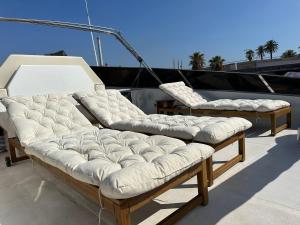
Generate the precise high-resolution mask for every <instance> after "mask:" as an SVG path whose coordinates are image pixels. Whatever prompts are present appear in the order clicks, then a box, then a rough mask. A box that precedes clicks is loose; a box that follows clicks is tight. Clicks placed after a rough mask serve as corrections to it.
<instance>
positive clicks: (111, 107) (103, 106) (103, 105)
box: [75, 90, 252, 144]
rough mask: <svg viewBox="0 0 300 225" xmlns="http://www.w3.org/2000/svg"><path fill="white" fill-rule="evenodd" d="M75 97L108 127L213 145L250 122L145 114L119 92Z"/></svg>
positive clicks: (111, 91) (239, 130) (82, 93)
mask: <svg viewBox="0 0 300 225" xmlns="http://www.w3.org/2000/svg"><path fill="white" fill-rule="evenodd" d="M75 98H78V99H80V101H81V103H82V104H83V105H84V106H85V107H86V108H87V109H89V110H90V112H91V113H92V114H93V115H94V116H95V117H96V118H97V119H98V120H99V121H100V123H102V124H104V125H105V126H107V127H110V128H113V129H118V130H130V131H135V132H142V133H148V134H162V135H167V136H171V137H176V138H181V139H187V140H195V141H199V142H204V143H209V144H216V143H220V142H221V141H223V140H225V139H227V138H229V137H231V136H232V135H234V134H236V133H238V132H241V131H244V130H246V129H248V128H249V127H251V126H252V124H251V123H250V122H249V121H248V120H245V119H243V118H237V117H233V118H224V117H207V116H205V117H204V116H203V117H197V116H182V115H176V116H168V115H161V114H152V115H145V114H144V113H143V112H141V111H140V109H138V107H137V106H135V105H134V104H132V103H131V102H130V101H129V100H127V99H126V98H125V97H124V96H122V95H121V93H120V92H119V91H116V90H101V91H97V92H95V91H92V92H80V93H75Z"/></svg>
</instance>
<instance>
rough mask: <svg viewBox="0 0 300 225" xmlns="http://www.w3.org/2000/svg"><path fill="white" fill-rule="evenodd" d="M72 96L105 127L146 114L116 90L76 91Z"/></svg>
mask: <svg viewBox="0 0 300 225" xmlns="http://www.w3.org/2000/svg"><path fill="white" fill-rule="evenodd" d="M74 97H75V98H76V99H79V100H80V103H82V104H83V105H84V106H85V107H86V108H87V109H88V110H89V111H90V112H91V113H92V114H93V115H94V116H95V117H96V118H97V120H99V122H100V123H101V124H102V125H104V126H106V127H110V126H111V124H113V123H115V122H119V121H122V120H128V119H135V118H140V117H145V116H146V114H145V113H144V112H143V111H142V110H140V109H139V108H138V107H137V106H135V105H134V104H132V103H131V102H130V101H129V100H128V99H127V98H126V97H124V96H123V95H122V94H121V93H120V92H119V91H117V90H97V91H89V92H76V93H75V94H74Z"/></svg>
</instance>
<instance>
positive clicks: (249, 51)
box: [245, 49, 254, 62]
mask: <svg viewBox="0 0 300 225" xmlns="http://www.w3.org/2000/svg"><path fill="white" fill-rule="evenodd" d="M245 56H246V58H247V59H248V60H249V61H250V62H251V61H252V59H253V58H254V51H253V50H252V49H247V50H246V52H245Z"/></svg>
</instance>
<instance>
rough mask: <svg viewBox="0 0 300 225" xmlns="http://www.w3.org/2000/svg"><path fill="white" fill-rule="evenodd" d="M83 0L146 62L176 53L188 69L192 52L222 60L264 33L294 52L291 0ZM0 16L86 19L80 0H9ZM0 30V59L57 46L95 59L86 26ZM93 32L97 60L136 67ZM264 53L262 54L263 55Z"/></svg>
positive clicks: (237, 55) (238, 54)
mask: <svg viewBox="0 0 300 225" xmlns="http://www.w3.org/2000/svg"><path fill="white" fill-rule="evenodd" d="M88 3H89V12H90V17H91V20H92V24H93V25H100V26H108V27H113V28H116V29H118V30H120V31H121V33H122V34H123V35H124V37H125V38H126V39H127V40H128V41H129V43H130V44H131V45H132V46H134V47H135V48H136V50H137V51H138V52H139V53H140V54H141V55H142V56H143V57H144V59H145V61H146V62H147V63H148V64H149V65H150V66H151V67H161V68H171V67H172V66H173V65H172V64H173V61H174V60H176V61H177V60H179V61H182V62H183V68H184V69H188V68H190V66H189V65H188V64H189V56H190V55H191V54H192V53H193V52H197V51H200V52H202V53H204V55H205V60H206V65H208V60H209V59H210V58H211V57H213V56H216V55H220V56H222V57H223V58H224V59H225V60H226V61H225V64H227V63H230V62H235V61H241V60H243V61H245V60H246V58H245V50H246V49H252V50H254V51H255V49H256V48H257V47H258V45H263V44H265V42H266V41H268V40H271V39H273V40H275V41H277V42H278V43H279V50H278V51H277V52H276V53H275V54H274V57H278V56H280V55H281V54H282V53H283V52H284V51H286V50H288V49H293V50H294V51H296V52H297V53H299V50H298V47H299V46H300V38H299V37H300V31H299V30H297V29H296V28H295V27H297V26H296V25H297V24H296V22H297V21H299V19H300V15H299V14H298V11H299V9H300V2H298V1H297V0H288V1H285V2H282V1H279V0H275V1H271V0H267V1H264V2H260V1H258V0H254V1H251V2H240V1H238V0H233V1H231V2H230V3H229V2H210V1H207V0H206V1H201V2H199V1H196V0H193V1H190V2H189V3H188V4H187V3H186V2H181V1H173V2H171V3H170V2H158V1H152V2H151V3H150V2H143V4H139V3H140V2H138V1H137V0H132V1H130V2H119V1H113V2H105V4H101V3H102V2H101V1H99V0H88ZM66 9H67V10H66ZM0 15H1V16H4V17H20V18H33V19H50V20H60V21H66V22H78V23H88V21H87V16H86V12H85V5H84V0H79V1H76V2H74V1H71V0H66V1H63V2H61V1H58V0H53V1H51V2H36V1H34V0H28V1H26V2H23V1H20V0H11V1H9V2H5V3H4V2H2V3H0ZM198 26H199V27H201V28H198ZM0 29H1V30H2V32H1V35H0V41H1V43H6V44H5V45H2V48H1V52H0V61H1V62H3V60H5V58H6V57H7V56H8V55H9V54H14V53H19V54H47V53H51V52H55V51H58V50H65V51H66V53H67V54H68V55H74V56H82V57H83V58H84V59H85V60H86V61H87V62H88V63H89V64H90V65H95V59H94V52H93V47H92V42H91V37H90V34H89V32H78V31H72V30H64V29H61V28H49V27H42V26H36V25H26V24H13V23H0ZM204 31H205V32H204ZM96 36H97V35H96ZM96 36H95V37H96ZM100 37H101V41H102V47H103V55H104V62H105V63H107V64H108V65H111V66H138V63H137V62H136V61H135V59H134V58H133V57H132V56H131V55H130V54H129V53H128V52H127V51H126V50H125V49H124V48H123V47H122V46H121V45H120V44H119V43H117V42H116V41H115V40H114V39H113V38H111V37H107V36H104V35H100ZM268 58H269V56H268V55H266V58H265V59H268Z"/></svg>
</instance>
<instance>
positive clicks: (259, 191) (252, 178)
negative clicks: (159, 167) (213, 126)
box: [0, 130, 300, 225]
mask: <svg viewBox="0 0 300 225" xmlns="http://www.w3.org/2000/svg"><path fill="white" fill-rule="evenodd" d="M268 134H269V132H266V133H264V132H259V131H258V130H250V132H249V133H248V135H247V139H246V151H247V158H246V161H245V162H243V163H239V164H238V165H236V166H235V167H234V168H232V169H230V170H229V171H228V172H227V173H225V174H224V175H222V176H221V177H220V178H218V179H217V180H216V181H215V184H214V186H213V187H212V188H210V191H209V197H210V201H209V204H208V205H207V206H206V207H198V208H196V209H194V210H193V211H191V212H190V213H189V214H188V215H187V216H185V217H184V218H183V219H182V220H181V221H180V222H179V223H178V224H182V225H184V224H189V225H196V224H197V225H199V224H200V225H210V224H219V225H235V224H237V225H248V224H249V225H253V224H255V225H260V224H261V225H277V224H278V225H282V224H285V225H297V224H299V225H300V187H299V186H300V160H299V159H300V144H298V143H297V142H296V131H295V130H285V131H283V132H281V133H280V134H278V135H277V136H276V138H274V137H270V136H268ZM235 152H236V145H232V146H229V147H227V150H226V151H225V150H224V151H221V152H219V153H217V154H216V156H215V160H216V161H217V162H222V161H224V160H226V158H228V157H230V156H231V155H233V154H234V153H235ZM5 155H6V154H5V153H2V154H0V224H1V225H48V224H49V225H50V224H51V225H53V224H55V225H60V224H61V225H69V224H70V225H71V224H72V225H76V224H79V225H83V224H84V225H94V224H95V225H96V224H98V207H97V206H96V205H94V204H92V203H91V202H88V201H87V200H86V199H84V198H83V197H82V196H80V195H78V194H77V193H76V192H74V191H72V190H71V189H70V188H69V187H67V186H66V185H64V184H63V183H61V182H60V181H58V180H57V179H55V178H53V177H52V176H51V175H49V174H48V173H47V172H46V171H44V170H41V168H39V167H38V166H37V165H34V166H33V165H32V163H31V161H30V160H27V161H23V162H20V163H18V164H17V165H15V166H13V167H10V168H6V167H5V165H4V157H5ZM216 166H217V164H216ZM195 194H196V186H195V179H191V180H189V181H188V182H186V183H185V184H184V185H181V186H179V187H178V188H176V189H173V190H170V191H168V192H167V193H165V194H163V195H161V196H159V197H158V198H157V199H156V200H155V201H154V202H153V203H151V204H150V205H149V206H148V207H146V208H144V209H142V210H139V211H138V212H137V213H135V215H134V218H133V221H134V223H135V224H155V223H157V222H158V221H159V220H161V219H162V218H163V217H165V216H166V215H167V214H168V213H170V212H172V211H173V210H174V209H176V207H178V206H179V205H180V203H182V202H184V201H187V200H188V199H189V198H191V197H193V196H194V195H195ZM101 218H102V224H114V221H113V219H112V218H111V217H110V215H108V213H107V212H106V211H105V210H104V211H103V213H102V216H101Z"/></svg>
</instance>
